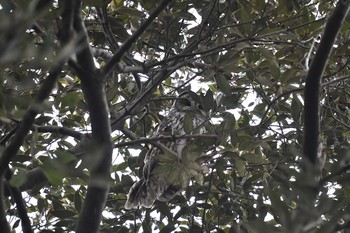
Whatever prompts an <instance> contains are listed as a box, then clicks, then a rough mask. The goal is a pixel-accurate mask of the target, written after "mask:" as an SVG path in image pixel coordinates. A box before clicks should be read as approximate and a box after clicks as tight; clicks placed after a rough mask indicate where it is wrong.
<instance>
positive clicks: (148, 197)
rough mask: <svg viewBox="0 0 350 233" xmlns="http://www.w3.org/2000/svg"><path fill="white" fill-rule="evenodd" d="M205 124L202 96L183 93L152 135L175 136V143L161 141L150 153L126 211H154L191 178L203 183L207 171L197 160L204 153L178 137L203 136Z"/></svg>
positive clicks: (133, 187) (133, 188)
mask: <svg viewBox="0 0 350 233" xmlns="http://www.w3.org/2000/svg"><path fill="white" fill-rule="evenodd" d="M206 122H207V117H206V114H205V112H204V111H203V107H202V105H201V101H200V98H199V96H197V95H196V94H195V93H194V92H190V91H186V92H183V93H181V94H180V95H179V96H178V97H177V99H176V100H175V102H174V104H173V106H172V108H171V109H170V111H169V113H168V114H167V115H166V116H165V117H164V119H163V121H162V122H161V123H160V124H159V127H158V130H157V131H156V132H155V134H154V135H153V136H155V137H156V136H173V137H174V139H173V140H167V141H160V142H158V146H153V147H152V148H150V150H149V151H148V152H147V154H146V156H145V160H144V167H143V177H142V178H141V179H140V180H139V181H137V182H136V183H134V185H133V186H132V187H131V188H130V190H129V194H128V196H127V201H126V203H125V208H126V209H132V208H137V207H139V206H140V207H141V206H144V207H151V206H152V205H153V203H154V201H155V200H159V201H164V202H166V201H170V200H171V199H173V198H174V197H175V196H176V195H177V194H178V193H179V192H180V191H181V190H182V189H183V188H185V187H186V186H187V185H188V182H189V180H190V179H191V178H192V177H194V178H195V179H196V180H197V181H199V182H201V181H202V179H203V172H205V170H206V167H204V166H201V165H200V164H199V163H198V162H197V159H198V158H199V157H201V155H202V154H203V152H204V151H203V150H201V146H199V145H197V144H196V143H195V140H194V139H193V138H190V137H187V138H180V139H179V138H176V137H177V136H183V135H191V134H204V133H205V132H206V127H205V125H206Z"/></svg>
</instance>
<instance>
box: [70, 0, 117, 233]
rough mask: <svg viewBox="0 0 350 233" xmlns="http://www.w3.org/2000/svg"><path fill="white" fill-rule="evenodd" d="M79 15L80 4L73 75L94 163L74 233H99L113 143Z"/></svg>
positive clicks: (76, 9) (78, 13)
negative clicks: (78, 87) (86, 119)
mask: <svg viewBox="0 0 350 233" xmlns="http://www.w3.org/2000/svg"><path fill="white" fill-rule="evenodd" d="M81 13H82V1H75V3H74V14H75V15H74V29H75V31H76V33H77V34H78V35H79V36H81V40H80V46H81V49H80V50H79V51H77V54H76V57H77V66H76V67H75V68H78V67H79V69H76V71H79V72H78V77H79V78H80V80H81V86H82V90H83V93H84V97H85V100H86V102H87V104H88V109H89V114H90V121H91V128H92V142H91V144H90V145H89V148H87V150H86V154H87V155H86V156H87V157H89V158H90V159H94V163H93V165H92V166H91V167H90V181H89V184H88V189H87V194H86V197H85V200H84V204H83V207H82V210H81V215H80V217H79V219H78V223H77V227H76V232H78V233H79V232H82V233H89V232H91V233H95V232H98V231H99V226H100V222H101V219H102V211H103V209H104V207H105V203H106V198H107V194H108V191H109V186H110V184H109V178H110V168H111V161H112V151H113V143H112V138H111V126H110V122H109V116H108V112H109V111H108V105H107V100H106V93H105V87H104V75H102V74H101V73H100V72H98V71H97V70H96V67H95V65H94V61H93V56H92V53H91V50H90V46H89V42H88V35H87V32H86V28H85V26H84V23H83V20H82V16H81Z"/></svg>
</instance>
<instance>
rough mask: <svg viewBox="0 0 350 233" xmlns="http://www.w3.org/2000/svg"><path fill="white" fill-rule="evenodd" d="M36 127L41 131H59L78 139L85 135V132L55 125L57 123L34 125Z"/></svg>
mask: <svg viewBox="0 0 350 233" xmlns="http://www.w3.org/2000/svg"><path fill="white" fill-rule="evenodd" d="M34 129H35V130H37V131H38V132H40V133H58V134H61V135H64V136H71V137H73V138H75V139H77V140H81V139H82V137H83V134H82V133H80V132H77V131H75V130H73V129H69V128H65V127H60V126H55V125H45V126H41V125H34Z"/></svg>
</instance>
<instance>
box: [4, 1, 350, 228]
mask: <svg viewBox="0 0 350 233" xmlns="http://www.w3.org/2000/svg"><path fill="white" fill-rule="evenodd" d="M29 2H30V1H23V0H13V1H10V0H8V1H1V6H2V8H1V10H0V18H1V20H0V31H1V33H0V67H1V69H0V129H1V130H0V133H1V135H0V136H1V140H0V145H1V151H3V150H5V148H6V146H8V144H9V142H10V140H11V137H13V135H14V133H15V131H16V128H17V127H19V125H20V124H21V120H22V117H23V116H24V115H25V114H26V112H27V111H28V109H31V108H33V104H32V103H35V98H36V96H37V93H38V90H39V88H40V87H41V86H42V84H43V83H44V82H45V80H46V79H47V76H48V73H50V72H51V70H52V69H53V68H55V67H59V65H60V62H61V61H62V59H63V58H66V59H68V58H70V59H69V61H68V62H67V64H65V65H64V66H62V69H61V70H60V72H59V77H58V79H57V82H56V83H55V87H54V88H53V90H52V92H51V94H50V96H49V98H47V99H46V100H45V101H44V102H43V103H42V104H40V105H38V106H36V105H35V106H34V107H35V108H37V109H39V110H40V111H39V110H38V111H39V114H38V115H37V116H36V118H35V121H34V124H33V126H31V131H30V133H29V134H28V135H26V137H25V138H24V141H23V143H22V144H21V147H20V149H19V151H18V153H16V154H15V155H13V156H12V159H11V163H10V165H9V166H10V170H11V171H12V176H11V177H10V178H9V177H7V181H6V184H7V186H6V187H12V188H14V189H19V190H21V191H23V193H22V195H23V197H24V201H25V204H26V205H25V206H26V211H27V213H28V216H29V219H30V221H31V222H30V224H31V226H32V228H33V230H34V231H35V232H71V231H74V229H75V228H76V223H77V220H78V219H79V217H80V216H81V209H82V205H83V203H84V199H85V195H86V193H87V185H88V184H89V183H88V181H89V177H90V175H91V170H93V167H94V165H95V164H97V163H99V162H100V160H99V157H98V156H94V155H98V154H99V152H98V151H96V148H95V147H94V144H93V143H89V142H90V138H91V130H92V129H93V130H96V129H97V130H98V124H97V128H96V127H95V126H94V125H93V127H91V121H92V120H91V119H90V117H89V116H90V114H91V108H89V103H87V99H88V97H89V98H100V97H99V96H98V95H96V96H94V91H93V90H92V91H89V92H88V93H87V92H85V89H84V88H86V87H84V85H83V83H82V81H81V79H80V78H79V73H84V72H85V73H89V72H90V71H91V70H94V69H93V68H91V67H81V66H79V63H75V59H76V58H75V56H74V54H76V53H78V52H79V51H81V50H82V47H81V46H79V45H80V40H82V38H83V39H84V35H83V34H79V33H76V34H75V35H73V36H72V37H71V39H70V40H69V41H67V42H66V43H65V44H63V43H62V40H60V36H61V35H60V31H61V30H62V27H64V18H62V15H64V14H63V13H62V11H63V10H62V7H61V2H64V1H58V2H56V1H38V2H39V3H38V5H35V3H29ZM33 2H36V1H33ZM43 2H47V3H46V5H45V6H42V7H38V6H41V5H40V4H43ZM160 4H161V1H158V0H157V1H154V0H112V1H107V0H96V1H91V0H84V1H83V8H82V11H81V12H79V13H80V14H81V15H82V18H83V20H84V27H85V28H86V30H87V35H88V40H89V45H90V50H91V52H92V54H93V56H94V63H95V64H94V65H95V66H96V67H97V70H98V72H95V73H94V74H101V79H102V78H104V77H103V76H106V77H105V79H104V82H103V83H104V90H105V93H106V95H105V99H106V101H107V104H108V108H109V112H108V116H109V118H110V122H111V128H112V134H111V136H112V138H113V143H114V147H115V149H114V151H113V161H112V167H111V180H109V181H106V180H104V182H110V184H111V186H110V189H109V193H108V197H107V202H106V207H105V209H104V212H103V218H102V222H101V226H100V231H101V232H162V233H163V232H227V233H228V232H335V231H336V230H340V231H342V232H345V231H344V230H343V229H344V228H349V222H348V221H349V215H348V213H349V204H350V198H349V197H350V186H348V184H349V180H350V179H349V172H348V171H349V161H350V153H349V143H350V140H349V139H350V135H349V132H350V130H349V129H350V124H349V122H350V121H349V117H350V110H349V108H350V84H349V83H350V80H349V75H350V74H349V62H350V61H349V55H350V54H349V47H350V40H349V38H350V30H349V29H350V24H349V21H345V22H344V24H343V27H342V29H341V32H340V34H339V36H338V38H337V41H336V44H335V45H334V50H333V52H332V55H331V57H330V58H329V62H328V65H327V66H326V70H325V75H324V77H323V79H322V82H323V83H322V93H321V95H322V96H321V103H320V104H321V112H320V119H321V139H322V142H323V146H324V149H323V153H325V155H326V160H325V164H324V167H323V169H322V172H321V174H320V176H319V177H320V178H319V181H318V182H316V183H315V182H314V179H312V178H310V179H309V177H314V175H313V174H315V173H317V174H318V173H319V171H316V170H317V169H314V168H313V167H311V165H309V164H308V163H305V164H304V163H303V166H304V169H302V166H301V165H302V161H303V160H302V151H303V148H302V145H303V133H302V129H303V104H304V102H303V87H304V84H305V77H306V73H307V70H308V68H309V65H310V63H311V61H312V58H313V55H314V52H315V50H316V49H317V47H318V44H319V39H320V36H321V35H322V31H323V27H324V25H325V23H326V20H327V17H328V16H329V15H330V13H331V12H332V10H333V9H334V8H335V3H333V1H322V0H315V1H311V0H293V1H289V0H268V1H262V0H236V1H231V0H226V1H225V0H219V1H217V0H179V1H170V3H169V4H168V5H167V7H166V8H165V9H164V10H163V11H161V13H160V14H159V15H158V16H157V17H156V18H155V19H154V20H153V21H152V23H151V24H150V25H149V27H148V28H147V30H145V31H144V32H142V33H141V34H140V35H139V36H138V37H137V38H136V40H135V41H132V44H131V46H130V48H128V49H127V50H126V51H124V53H123V56H122V57H121V59H119V61H118V62H117V63H115V64H114V66H112V68H111V69H110V70H107V71H108V72H106V73H104V72H103V71H104V68H105V67H108V64H110V63H109V62H110V59H111V58H112V57H113V55H115V54H117V52H118V51H120V50H121V48H123V47H122V46H123V45H125V44H127V42H128V41H129V42H130V41H131V40H130V38H132V35H134V34H135V33H137V32H138V30H139V29H140V27H142V24H143V22H145V20H146V19H147V18H148V17H149V16H150V15H151V14H152V11H153V10H154V9H157V7H158V6H159V5H160ZM67 17H68V16H67ZM79 59H80V58H79V57H78V58H77V60H78V61H79ZM99 71H101V72H100V73H99ZM95 78H99V77H95ZM188 89H190V90H192V91H194V92H196V93H197V95H198V96H199V98H200V99H201V102H202V103H203V110H204V111H206V112H207V113H208V115H209V116H210V117H209V119H208V122H210V125H209V126H210V127H211V129H210V134H212V135H214V136H215V139H214V140H213V137H203V138H201V137H198V138H194V139H193V140H195V141H196V143H195V145H196V146H192V147H194V148H189V149H188V150H186V151H185V152H183V157H184V158H186V159H187V160H186V161H190V162H191V163H193V164H196V163H194V162H193V161H194V160H195V159H198V157H201V156H199V155H198V153H197V149H198V148H197V147H198V146H200V145H201V143H202V146H203V147H204V146H207V145H208V144H210V145H214V146H211V147H209V149H206V151H207V152H206V154H205V156H202V157H201V159H203V161H204V164H205V165H206V167H208V172H207V174H205V175H204V177H202V175H201V174H200V175H199V174H198V172H199V170H200V168H198V167H195V165H193V166H194V167H191V166H190V163H188V164H186V167H184V168H182V169H183V170H186V172H187V175H186V177H185V180H186V183H188V182H187V181H188V179H190V177H191V175H193V174H194V173H195V175H194V176H195V177H194V179H191V180H190V182H189V185H188V187H186V188H185V190H184V191H183V192H182V193H181V195H179V196H177V197H175V198H174V199H173V200H172V201H170V202H169V203H164V202H159V201H156V202H155V204H154V206H153V207H152V208H150V209H145V208H140V209H136V210H125V209H124V204H125V201H126V195H127V193H128V190H129V188H130V187H131V185H132V184H133V183H134V181H135V180H137V179H139V178H138V177H139V176H142V166H143V159H144V156H145V153H146V152H147V150H148V149H149V148H150V147H151V146H152V143H156V142H158V141H159V140H164V138H162V139H157V138H155V139H152V138H151V136H150V135H153V132H154V131H155V129H156V127H157V125H158V124H159V123H160V122H161V120H162V119H163V118H164V116H165V115H166V114H167V112H168V111H169V109H170V107H171V106H172V103H173V100H174V99H175V98H176V95H178V93H181V92H182V91H183V90H188ZM185 123H186V122H185ZM94 127H95V128H94ZM184 127H185V131H186V132H187V131H191V129H190V127H191V126H189V125H187V126H184ZM168 139H169V138H168ZM168 139H166V140H168ZM169 140H174V139H173V138H172V139H169ZM86 142H87V143H86ZM191 150H193V151H191ZM87 152H88V153H87ZM191 152H192V153H193V157H191ZM167 156H171V155H167ZM175 162H176V161H175ZM1 168H2V166H1ZM181 171H182V170H181V169H179V170H176V172H178V173H181ZM189 174H191V175H189ZM177 175H179V174H177ZM180 175H181V174H180ZM198 181H199V182H198ZM313 189H317V190H318V191H319V192H318V195H317V197H316V198H315V197H314V196H313V195H312V194H311V193H312V190H313ZM11 190H12V189H5V191H4V192H5V197H4V200H2V201H3V202H4V203H5V207H6V214H7V220H8V222H9V223H10V226H11V227H12V229H14V230H15V231H20V229H21V225H20V219H19V218H20V217H19V215H18V211H17V208H18V205H16V204H15V203H17V202H16V201H15V200H14V198H13V196H14V195H11V194H12V192H11ZM0 191H1V190H0ZM300 200H303V201H305V205H304V206H303V205H302V204H300ZM298 203H299V204H298ZM310 203H311V204H310ZM310 205H311V207H312V208H310ZM297 207H298V208H301V209H302V210H303V211H302V213H303V216H295V213H296V210H297ZM304 207H305V209H303V208H304ZM299 218H302V219H305V222H303V221H299V220H300V219H299ZM22 221H23V220H22ZM22 227H23V226H22Z"/></svg>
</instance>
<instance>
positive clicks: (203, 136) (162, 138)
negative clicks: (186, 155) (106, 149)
mask: <svg viewBox="0 0 350 233" xmlns="http://www.w3.org/2000/svg"><path fill="white" fill-rule="evenodd" d="M217 137H218V136H217V135H215V134H191V135H179V136H159V137H151V138H139V139H135V140H132V141H129V142H121V143H118V144H115V145H114V148H120V147H125V146H131V145H137V144H141V143H150V144H152V143H154V142H159V141H174V140H179V139H193V138H197V139H206V138H209V139H216V138H217Z"/></svg>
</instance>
